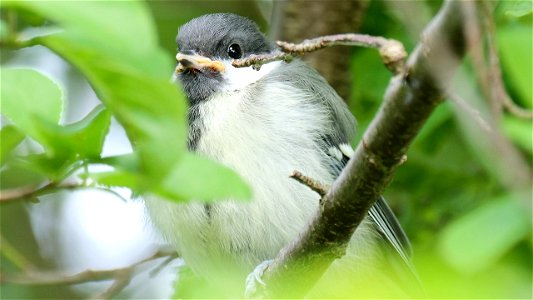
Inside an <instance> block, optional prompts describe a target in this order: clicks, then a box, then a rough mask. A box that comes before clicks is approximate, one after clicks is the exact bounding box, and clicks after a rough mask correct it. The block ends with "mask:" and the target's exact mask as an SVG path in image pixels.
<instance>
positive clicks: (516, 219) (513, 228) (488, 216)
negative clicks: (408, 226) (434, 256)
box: [439, 195, 531, 273]
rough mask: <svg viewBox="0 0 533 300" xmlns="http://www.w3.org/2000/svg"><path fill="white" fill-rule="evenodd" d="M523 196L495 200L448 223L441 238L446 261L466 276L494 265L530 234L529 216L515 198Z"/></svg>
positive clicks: (441, 246) (442, 252)
mask: <svg viewBox="0 0 533 300" xmlns="http://www.w3.org/2000/svg"><path fill="white" fill-rule="evenodd" d="M522 196H523V195H521V196H519V195H505V196H503V197H501V198H499V199H494V200H493V201H490V202H489V203H486V204H484V205H482V206H480V207H478V208H477V209H475V210H474V211H472V212H470V213H469V214H467V215H465V216H463V217H462V218H460V219H457V220H455V221H454V222H452V223H451V224H449V225H448V226H447V227H446V228H445V229H444V230H443V232H442V233H441V235H440V237H439V242H440V243H439V244H440V248H439V250H440V253H441V255H442V256H443V258H444V259H445V260H446V261H447V262H448V263H449V264H450V265H452V266H453V267H454V268H456V269H457V270H459V271H462V272H465V273H474V272H478V271H480V270H483V269H484V268H486V267H488V266H490V265H491V264H493V263H494V262H495V261H496V260H498V259H499V258H500V257H501V256H502V255H504V254H505V253H507V252H508V251H509V250H510V249H511V248H512V247H513V246H515V245H516V244H517V243H518V242H519V241H520V240H522V239H523V238H525V237H526V236H527V235H528V233H530V232H531V222H530V220H529V219H528V214H527V212H526V211H525V210H524V209H523V208H522V207H521V206H520V205H519V204H518V201H517V200H518V199H516V198H517V197H522ZM526 197H527V196H526Z"/></svg>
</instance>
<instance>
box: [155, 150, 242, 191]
mask: <svg viewBox="0 0 533 300" xmlns="http://www.w3.org/2000/svg"><path fill="white" fill-rule="evenodd" d="M191 174H194V176H191ZM159 193H160V194H161V195H163V196H169V197H171V198H173V199H176V198H178V199H179V198H182V197H183V199H191V198H194V199H195V200H200V201H212V200H215V199H218V198H230V197H231V198H232V199H236V200H246V199H249V198H250V197H251V194H252V192H251V190H250V188H249V187H248V185H246V183H244V181H243V180H242V179H241V178H240V176H238V175H237V174H236V173H235V172H233V171H232V170H230V169H229V168H227V167H224V166H222V165H218V164H214V163H213V162H212V161H210V160H207V159H205V158H203V157H200V156H197V155H194V154H189V153H187V154H186V155H185V156H183V157H182V159H181V160H180V161H179V162H178V165H177V167H175V168H173V169H172V172H171V173H170V174H169V175H168V177H167V178H166V179H165V180H164V181H163V183H162V186H161V187H160V189H159Z"/></svg>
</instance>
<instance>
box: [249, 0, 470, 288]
mask: <svg viewBox="0 0 533 300" xmlns="http://www.w3.org/2000/svg"><path fill="white" fill-rule="evenodd" d="M463 22H464V18H463V16H462V10H461V3H460V2H459V1H451V0H448V1H446V2H445V3H444V5H443V7H442V8H441V10H440V12H439V14H438V15H437V16H436V17H435V18H434V19H433V21H432V22H431V23H430V24H429V25H428V26H427V28H426V30H425V31H424V34H423V37H422V40H421V42H420V44H419V45H418V47H417V48H416V49H415V51H414V53H413V54H412V55H411V57H410V59H409V61H408V63H407V66H406V71H405V73H404V74H400V75H397V76H395V77H394V78H393V79H392V80H391V82H390V84H389V87H388V89H387V92H386V94H385V99H384V102H383V105H382V106H381V109H380V111H379V112H378V114H377V116H376V117H375V118H374V120H373V122H372V124H371V125H370V126H369V128H368V130H367V131H366V133H365V135H364V137H363V139H362V141H361V142H360V143H359V145H358V146H357V148H356V150H355V154H354V156H353V157H352V158H351V159H350V161H349V163H348V165H347V166H346V168H345V169H344V170H343V171H342V173H341V174H340V176H339V177H338V179H337V180H336V181H335V182H334V183H333V185H332V187H331V189H329V191H328V193H327V194H326V195H325V196H324V198H323V205H322V206H321V207H320V210H319V211H318V213H317V215H316V216H315V218H314V219H313V220H312V222H311V223H310V225H309V226H308V227H307V228H306V230H305V231H304V232H303V233H302V234H301V235H300V236H299V237H298V238H296V239H295V240H293V241H292V242H291V243H290V244H289V245H287V246H286V247H285V248H283V249H282V250H281V251H280V253H279V255H278V256H277V257H276V259H275V260H274V262H273V263H272V265H271V266H270V267H269V268H268V269H267V270H266V272H265V274H264V275H263V280H264V282H265V283H266V288H265V289H263V290H261V291H259V295H254V296H260V297H266V298H275V297H279V296H283V297H284V298H299V297H302V296H304V295H305V294H306V293H307V291H308V290H309V289H310V288H311V287H312V286H313V285H314V284H315V283H316V281H317V280H318V279H319V278H320V277H321V275H322V274H323V273H324V271H325V270H326V269H327V268H328V267H329V265H330V264H331V263H332V262H333V260H335V259H336V258H339V257H341V256H342V255H343V254H344V252H345V249H346V246H347V243H348V241H349V240H350V238H351V236H352V235H353V233H354V231H355V230H356V228H357V226H358V225H359V224H360V223H361V221H362V220H363V219H364V217H365V216H366V215H367V213H368V210H369V209H370V207H372V205H373V204H374V202H375V200H376V199H377V198H378V196H379V195H380V194H381V193H382V191H383V190H384V188H385V187H386V186H387V184H388V183H389V182H390V180H391V179H392V176H393V175H394V172H395V170H396V168H397V167H398V166H399V165H400V164H401V163H402V162H403V161H404V160H405V155H406V153H407V150H408V147H409V145H410V144H411V142H412V141H413V140H414V138H415V137H416V135H417V134H418V132H419V130H420V129H421V128H422V126H423V125H424V123H425V122H426V120H427V119H428V117H429V116H430V115H431V113H432V112H433V110H434V109H435V108H436V107H437V105H438V104H439V103H441V102H442V101H443V95H444V93H445V90H446V88H447V86H448V84H449V83H450V80H451V78H452V75H453V74H454V72H455V71H456V69H457V67H458V65H459V63H460V62H461V60H462V58H463V56H464V54H465V48H466V46H465V37H464V34H463V33H464V31H463V25H464V24H463ZM302 266H305V276H303V274H302V268H301V267H302Z"/></svg>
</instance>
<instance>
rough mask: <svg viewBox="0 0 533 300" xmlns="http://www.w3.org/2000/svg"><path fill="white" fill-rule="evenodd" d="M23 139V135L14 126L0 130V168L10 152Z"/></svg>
mask: <svg viewBox="0 0 533 300" xmlns="http://www.w3.org/2000/svg"><path fill="white" fill-rule="evenodd" d="M23 139H24V134H23V133H22V132H20V131H18V130H17V128H15V126H12V125H7V126H4V127H2V129H1V130H0V141H1V143H0V166H2V165H3V164H4V163H5V161H6V159H7V158H8V156H9V154H11V151H12V150H13V149H14V148H15V147H16V146H17V145H18V144H20V142H22V140H23Z"/></svg>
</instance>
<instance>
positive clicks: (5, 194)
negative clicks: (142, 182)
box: [0, 182, 128, 204]
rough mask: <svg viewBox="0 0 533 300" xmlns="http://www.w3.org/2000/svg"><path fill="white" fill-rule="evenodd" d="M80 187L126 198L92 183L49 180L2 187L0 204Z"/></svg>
mask: <svg viewBox="0 0 533 300" xmlns="http://www.w3.org/2000/svg"><path fill="white" fill-rule="evenodd" d="M81 189H95V190H100V191H104V192H107V193H110V194H113V195H114V196H115V197H117V198H120V199H121V200H123V201H124V202H127V201H128V200H127V199H126V198H124V197H123V196H122V195H120V194H119V193H117V192H116V191H114V190H112V189H110V188H107V187H102V186H92V185H86V184H85V183H77V182H62V183H56V182H49V183H47V184H44V185H42V184H41V185H37V186H35V185H30V186H23V187H17V188H12V189H4V190H0V204H3V203H8V202H13V201H20V200H25V199H32V198H33V199H34V198H35V197H39V196H43V195H47V194H51V193H55V192H58V191H61V190H81Z"/></svg>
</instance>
